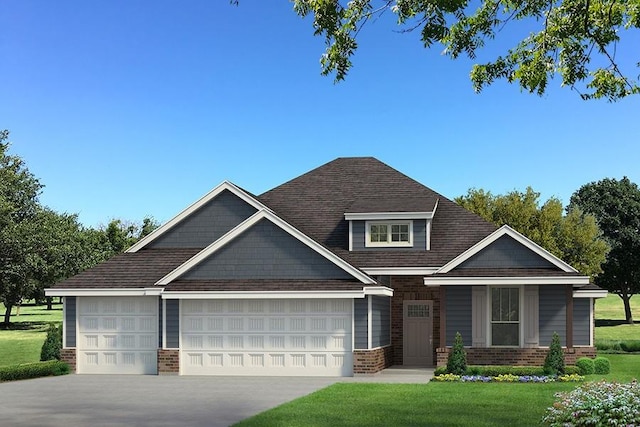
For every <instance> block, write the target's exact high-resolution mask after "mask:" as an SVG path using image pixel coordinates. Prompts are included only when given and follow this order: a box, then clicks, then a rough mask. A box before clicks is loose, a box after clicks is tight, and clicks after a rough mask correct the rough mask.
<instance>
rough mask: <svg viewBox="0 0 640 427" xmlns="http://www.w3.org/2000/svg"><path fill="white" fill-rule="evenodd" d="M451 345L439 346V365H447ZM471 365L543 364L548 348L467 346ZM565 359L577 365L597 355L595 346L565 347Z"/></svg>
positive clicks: (566, 361)
mask: <svg viewBox="0 0 640 427" xmlns="http://www.w3.org/2000/svg"><path fill="white" fill-rule="evenodd" d="M450 350H451V347H447V348H438V349H437V350H436V353H437V366H445V365H446V364H447V357H448V356H449V351H450ZM465 350H466V352H467V363H468V364H469V365H511V366H542V365H544V359H545V357H546V356H547V352H548V351H549V349H548V348H491V347H487V348H479V347H475V348H465ZM563 351H564V361H565V363H566V364H567V365H575V363H576V360H577V359H579V358H580V357H595V356H596V349H595V347H573V348H563Z"/></svg>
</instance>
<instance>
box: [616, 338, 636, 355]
mask: <svg viewBox="0 0 640 427" xmlns="http://www.w3.org/2000/svg"><path fill="white" fill-rule="evenodd" d="M619 345H620V350H622V351H625V352H627V353H637V352H640V341H638V340H627V341H620V343H619Z"/></svg>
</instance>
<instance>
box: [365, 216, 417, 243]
mask: <svg viewBox="0 0 640 427" xmlns="http://www.w3.org/2000/svg"><path fill="white" fill-rule="evenodd" d="M372 225H386V226H387V227H388V231H387V235H388V236H390V235H391V226H392V225H408V226H409V241H408V242H391V241H387V242H372V241H371V226H372ZM364 234H365V236H364V246H365V247H367V248H381V247H382V248H407V247H412V246H413V221H411V220H406V221H405V220H399V221H365V223H364ZM389 239H390V237H389Z"/></svg>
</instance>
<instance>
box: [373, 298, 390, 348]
mask: <svg viewBox="0 0 640 427" xmlns="http://www.w3.org/2000/svg"><path fill="white" fill-rule="evenodd" d="M371 298H373V301H372V303H371V311H372V313H371V329H372V331H371V334H372V335H371V346H372V347H373V348H376V347H382V346H385V345H389V344H391V313H390V312H391V298H388V297H381V296H373V297H371Z"/></svg>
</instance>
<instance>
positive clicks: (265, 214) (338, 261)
mask: <svg viewBox="0 0 640 427" xmlns="http://www.w3.org/2000/svg"><path fill="white" fill-rule="evenodd" d="M262 219H266V220H268V221H271V222H272V223H273V224H274V225H276V226H278V227H280V228H281V229H282V230H284V231H285V232H287V233H289V234H290V235H291V236H292V237H294V238H296V239H298V240H299V241H300V242H302V243H303V244H305V245H307V246H308V247H309V248H311V249H313V250H314V251H316V252H317V253H318V254H320V255H321V256H323V257H325V258H326V259H327V260H329V261H330V262H332V263H333V264H335V265H336V266H338V267H339V268H341V269H342V270H344V271H345V272H347V273H349V274H350V275H352V276H353V277H355V278H356V279H358V280H360V282H362V283H365V284H368V285H373V284H375V283H376V282H375V280H373V279H372V278H371V277H369V276H368V275H367V274H365V273H363V272H362V271H361V270H359V269H357V268H355V267H354V266H352V265H351V264H349V263H348V262H346V261H345V260H343V259H342V258H340V257H339V256H337V255H336V254H334V253H333V252H331V251H330V250H328V249H326V248H325V247H324V246H322V245H320V244H319V243H317V242H316V241H315V240H313V239H311V238H309V237H307V236H306V235H305V234H304V233H302V232H301V231H299V230H298V229H297V228H295V227H293V226H292V225H290V224H289V223H287V222H285V221H284V220H283V219H281V218H280V217H278V216H277V215H276V214H274V213H273V212H271V211H270V210H265V209H261V210H259V211H258V212H256V213H255V214H253V215H251V216H250V217H249V218H247V219H246V220H244V221H243V222H241V223H240V224H238V225H237V226H236V227H235V228H233V229H232V230H230V231H229V232H228V233H226V234H225V235H224V236H222V237H220V238H219V239H218V240H216V241H215V242H213V243H212V244H210V245H209V246H207V247H206V248H205V249H203V250H202V251H200V252H198V253H197V254H196V255H195V256H193V257H191V258H190V259H189V260H187V261H186V262H185V263H184V264H182V265H181V266H179V267H178V268H176V269H175V270H173V271H172V272H170V273H169V274H167V275H166V276H164V277H163V278H162V279H160V280H158V282H156V285H168V284H169V283H171V282H172V281H173V280H175V279H177V278H178V277H180V276H182V275H183V274H184V273H186V272H187V271H189V270H190V269H192V268H193V267H195V266H196V265H198V264H199V263H201V262H202V261H204V260H205V259H206V258H208V257H209V256H211V255H212V254H214V253H215V252H216V251H218V250H219V249H220V248H222V247H224V246H225V245H227V244H228V243H230V242H231V241H233V239H235V238H236V237H238V236H239V235H241V234H242V233H244V232H245V231H247V230H249V229H250V228H251V227H252V226H254V225H255V224H256V223H258V221H260V220H262Z"/></svg>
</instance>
